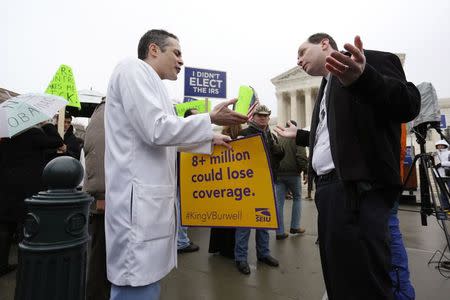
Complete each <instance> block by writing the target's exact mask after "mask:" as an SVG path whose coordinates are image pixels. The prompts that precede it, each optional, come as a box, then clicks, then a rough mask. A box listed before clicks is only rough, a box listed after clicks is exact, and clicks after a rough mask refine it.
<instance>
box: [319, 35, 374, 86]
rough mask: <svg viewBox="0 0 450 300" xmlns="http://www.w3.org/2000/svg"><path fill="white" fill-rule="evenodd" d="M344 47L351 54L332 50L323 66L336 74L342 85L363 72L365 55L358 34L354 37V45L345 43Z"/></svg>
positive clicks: (350, 81)
mask: <svg viewBox="0 0 450 300" xmlns="http://www.w3.org/2000/svg"><path fill="white" fill-rule="evenodd" d="M344 48H345V50H347V51H348V52H350V54H351V56H350V57H349V56H347V55H345V54H343V53H341V52H338V51H334V52H333V53H331V54H330V55H329V56H327V57H326V59H325V60H326V63H325V68H326V69H327V70H328V71H329V72H330V73H331V74H333V75H334V76H336V77H337V78H338V79H339V81H340V82H341V83H342V84H343V85H344V86H349V85H350V84H352V83H353V82H355V81H356V80H357V79H358V78H359V76H361V74H362V73H363V72H364V68H365V67H366V57H365V55H364V50H363V43H362V41H361V38H360V37H359V35H357V36H356V37H355V45H352V44H349V43H347V44H345V45H344Z"/></svg>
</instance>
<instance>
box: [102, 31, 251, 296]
mask: <svg viewBox="0 0 450 300" xmlns="http://www.w3.org/2000/svg"><path fill="white" fill-rule="evenodd" d="M138 58H139V59H134V58H133V59H126V60H124V61H122V62H120V63H119V64H118V65H117V66H116V68H115V70H114V71H113V74H112V76H111V79H110V82H109V87H108V92H107V99H108V101H107V102H106V110H105V142H106V143H105V178H106V201H107V205H106V210H105V234H106V257H107V274H108V279H109V280H110V281H111V283H112V287H111V299H112V300H116V299H146V300H148V299H159V294H160V284H159V281H160V280H161V279H162V278H163V277H164V276H165V275H167V274H168V273H169V272H170V270H171V269H172V268H173V267H174V266H175V265H176V261H177V252H176V250H177V248H176V237H175V234H176V227H175V223H176V211H175V198H176V185H177V178H176V177H177V176H176V147H175V146H183V147H185V148H186V149H187V148H189V147H190V150H191V151H195V152H198V153H211V151H212V145H213V144H216V145H223V146H225V147H227V148H229V147H230V146H229V145H228V144H227V142H228V141H229V140H230V137H228V136H225V135H222V134H218V133H214V132H213V130H212V126H211V124H212V123H214V124H217V125H233V124H241V123H243V122H245V121H246V120H247V117H246V116H243V115H241V114H238V113H236V112H234V111H232V110H230V109H229V108H228V106H229V105H231V104H233V103H235V102H236V100H230V101H225V102H222V103H220V104H218V105H216V106H215V107H214V109H213V110H212V111H211V112H210V113H209V114H197V115H194V116H191V117H189V118H179V117H177V116H176V115H175V112H174V109H173V106H172V104H171V101H170V99H169V96H168V93H167V90H166V87H165V85H164V83H163V82H162V80H164V79H169V80H176V79H177V77H178V73H179V72H180V71H181V66H182V65H183V59H182V57H181V49H180V45H179V42H178V38H177V37H176V36H175V35H173V34H171V33H169V32H167V31H164V30H150V31H148V32H147V33H145V34H144V35H143V36H142V38H141V40H140V41H139V46H138Z"/></svg>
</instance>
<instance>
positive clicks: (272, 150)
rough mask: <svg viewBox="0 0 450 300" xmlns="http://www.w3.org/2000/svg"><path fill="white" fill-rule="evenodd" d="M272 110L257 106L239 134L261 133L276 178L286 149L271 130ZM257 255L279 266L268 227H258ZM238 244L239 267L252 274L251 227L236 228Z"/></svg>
mask: <svg viewBox="0 0 450 300" xmlns="http://www.w3.org/2000/svg"><path fill="white" fill-rule="evenodd" d="M270 113H271V111H270V110H269V109H268V108H267V106H265V105H259V106H258V107H256V109H255V111H254V113H253V118H252V121H250V122H249V124H248V125H249V126H248V127H247V128H246V129H244V130H242V131H241V132H240V133H239V135H241V136H249V135H254V134H260V135H261V136H262V139H263V142H264V144H265V146H266V149H267V150H268V152H269V153H268V154H269V161H270V168H271V170H272V174H273V178H274V180H276V178H277V171H278V168H279V166H280V161H281V160H282V159H283V156H284V151H283V148H282V147H281V146H280V144H279V143H278V139H277V137H276V136H275V135H274V134H273V133H272V132H271V131H270V128H269V120H270ZM255 235H256V256H257V258H258V261H260V262H262V263H265V264H267V265H269V266H272V267H278V260H276V259H275V258H273V257H272V256H271V255H270V250H269V232H268V231H267V230H266V229H256V232H255ZM235 237H236V245H235V248H234V260H235V262H236V266H237V269H238V270H239V272H241V273H242V274H246V275H248V274H250V267H249V265H248V262H247V252H248V240H249V238H250V229H248V228H236V235H235Z"/></svg>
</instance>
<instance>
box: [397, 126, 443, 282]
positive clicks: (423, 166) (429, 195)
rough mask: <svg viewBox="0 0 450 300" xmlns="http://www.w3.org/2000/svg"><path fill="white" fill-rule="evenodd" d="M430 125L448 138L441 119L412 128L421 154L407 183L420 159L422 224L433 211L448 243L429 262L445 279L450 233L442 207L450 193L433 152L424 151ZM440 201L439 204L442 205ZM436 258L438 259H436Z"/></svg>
mask: <svg viewBox="0 0 450 300" xmlns="http://www.w3.org/2000/svg"><path fill="white" fill-rule="evenodd" d="M436 123H437V124H436ZM430 128H433V129H435V130H436V131H437V132H438V134H439V135H440V136H441V138H442V139H443V140H445V141H447V138H446V137H445V136H444V135H443V134H442V131H441V129H440V128H439V122H428V123H423V124H420V125H418V126H416V127H414V129H413V130H414V133H415V135H416V138H417V143H418V144H419V145H420V154H418V155H416V156H415V157H414V160H413V163H412V166H411V169H410V170H409V172H408V175H407V176H406V179H405V181H404V182H405V183H406V182H407V181H408V179H409V177H410V175H411V173H412V170H413V169H414V168H415V166H416V163H417V162H419V178H420V199H421V201H420V202H421V208H420V216H421V222H422V225H423V226H427V225H428V224H427V217H428V216H430V215H433V214H434V216H435V217H436V220H437V222H438V225H439V226H440V227H441V229H442V230H443V232H444V235H445V239H446V242H447V243H446V245H445V247H444V249H443V250H442V251H441V250H436V251H435V252H434V254H433V256H432V257H431V258H430V260H429V261H428V264H429V265H430V264H437V266H436V269H438V270H439V273H440V274H441V275H442V276H444V277H445V278H450V258H449V257H447V256H446V255H445V253H446V251H450V236H449V231H448V229H447V224H446V220H447V219H448V217H447V213H446V212H445V211H444V210H443V209H442V204H443V203H442V202H443V201H442V200H443V199H446V200H447V202H448V200H449V199H450V192H449V189H448V186H447V184H446V180H445V179H444V178H442V177H441V175H440V174H439V172H438V168H437V166H436V165H435V163H434V160H433V155H432V154H431V153H426V151H425V143H426V141H425V138H426V135H427V132H428V129H430ZM447 143H448V141H447ZM432 183H434V184H432ZM433 187H435V191H434V190H433ZM438 203H439V204H440V205H439V206H438ZM435 258H438V259H437V260H433V259H435Z"/></svg>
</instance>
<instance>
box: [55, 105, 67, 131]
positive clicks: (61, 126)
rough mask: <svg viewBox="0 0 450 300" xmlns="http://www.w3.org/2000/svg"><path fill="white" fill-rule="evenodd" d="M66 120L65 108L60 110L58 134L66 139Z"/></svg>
mask: <svg viewBox="0 0 450 300" xmlns="http://www.w3.org/2000/svg"><path fill="white" fill-rule="evenodd" d="M65 118H66V108H65V107H63V108H61V109H60V110H59V114H58V124H57V125H58V133H59V135H60V136H61V137H62V138H64V119H65Z"/></svg>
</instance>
